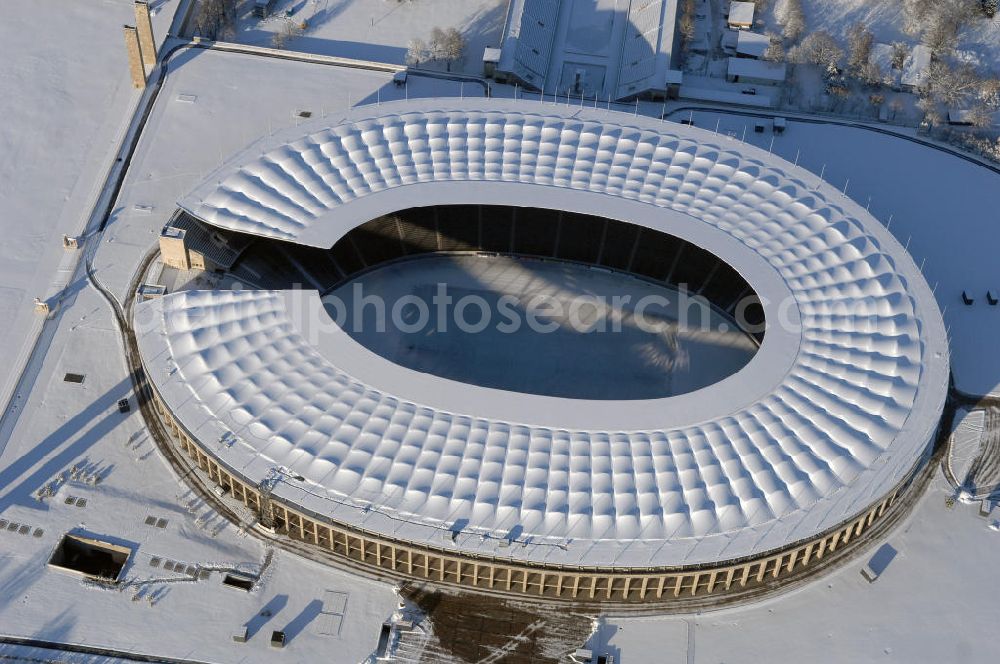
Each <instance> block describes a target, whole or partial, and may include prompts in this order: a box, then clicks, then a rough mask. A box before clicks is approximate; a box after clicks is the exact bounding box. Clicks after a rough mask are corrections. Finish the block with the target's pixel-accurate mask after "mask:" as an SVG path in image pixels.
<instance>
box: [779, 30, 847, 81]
mask: <svg viewBox="0 0 1000 664" xmlns="http://www.w3.org/2000/svg"><path fill="white" fill-rule="evenodd" d="M788 57H789V59H790V60H791V61H792V62H799V63H805V64H812V65H817V66H819V67H823V68H824V69H826V70H827V71H839V70H840V61H841V60H843V59H844V49H842V48H840V45H839V44H837V41H836V40H835V39H834V38H833V37H831V36H830V33H829V32H826V31H825V30H818V31H816V32H812V33H810V34H809V35H807V36H806V38H805V39H803V40H802V43H801V44H799V45H798V46H796V47H795V48H793V49H792V50H791V51H790V52H789V54H788Z"/></svg>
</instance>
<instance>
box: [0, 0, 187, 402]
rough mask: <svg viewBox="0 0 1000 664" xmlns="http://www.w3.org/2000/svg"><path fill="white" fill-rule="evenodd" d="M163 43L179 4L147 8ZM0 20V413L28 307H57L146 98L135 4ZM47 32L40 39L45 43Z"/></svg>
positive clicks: (57, 5)
mask: <svg viewBox="0 0 1000 664" xmlns="http://www.w3.org/2000/svg"><path fill="white" fill-rule="evenodd" d="M151 4H152V5H154V6H155V8H156V15H155V17H154V33H155V34H156V36H157V38H158V39H160V38H162V37H163V35H165V34H166V31H167V26H168V24H169V22H170V20H171V18H172V14H173V11H174V9H175V8H176V6H177V0H163V1H161V2H154V3H151ZM3 14H4V16H3V20H2V21H0V63H2V64H0V90H2V91H3V94H2V95H0V118H3V121H2V122H0V228H2V230H3V242H0V318H2V320H3V321H4V325H3V327H2V328H0V366H3V367H5V368H7V369H8V370H7V371H5V372H3V373H2V374H0V404H6V403H7V399H8V397H9V396H10V390H12V389H13V382H14V380H16V378H17V373H18V371H19V369H20V366H21V365H22V364H23V363H24V362H25V361H26V359H27V355H28V353H29V352H30V349H31V346H32V344H33V343H34V341H35V336H36V335H37V334H38V331H39V330H40V329H41V323H42V319H41V316H38V315H37V314H35V313H34V311H33V310H32V300H33V298H35V297H40V298H42V299H47V298H55V299H58V295H59V293H60V292H61V291H62V290H63V288H64V287H65V286H66V285H67V280H68V279H69V278H70V277H71V271H72V270H71V268H72V264H73V261H75V258H76V257H75V256H73V255H68V254H66V252H64V250H63V249H62V240H61V237H62V235H63V234H67V235H74V234H77V233H80V232H82V231H83V229H84V226H85V225H86V223H87V217H88V215H89V214H90V209H91V207H92V206H93V204H94V201H95V199H96V197H97V194H98V191H99V189H100V187H101V186H102V185H103V184H104V177H105V175H106V172H107V170H108V167H109V166H110V161H111V159H112V158H113V153H114V150H115V149H116V146H117V142H118V141H119V140H120V138H121V135H122V134H123V132H124V131H125V127H126V125H127V123H128V121H129V115H130V109H131V108H132V106H133V105H134V104H135V102H136V101H137V100H138V92H137V91H135V90H134V89H133V88H132V84H131V80H130V79H129V73H128V63H127V60H126V55H125V45H124V40H123V38H122V29H121V26H122V24H123V23H129V24H133V23H134V22H135V18H134V14H133V10H132V3H131V2H129V1H127V0H104V1H102V2H59V1H57V0H44V1H38V0H7V1H6V2H4V4H3ZM40 35H42V36H40Z"/></svg>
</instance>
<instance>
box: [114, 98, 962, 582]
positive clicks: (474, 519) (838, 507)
mask: <svg viewBox="0 0 1000 664" xmlns="http://www.w3.org/2000/svg"><path fill="white" fill-rule="evenodd" d="M160 247H161V252H162V260H163V263H164V265H168V266H169V265H174V266H178V267H179V268H181V269H190V268H193V267H198V268H202V269H206V270H208V271H209V272H212V273H214V274H215V275H216V277H217V279H218V283H219V285H220V287H218V288H215V289H212V290H193V289H185V288H179V287H174V288H172V289H169V290H172V291H173V292H170V293H169V294H167V295H164V296H162V297H157V298H152V299H148V300H146V301H144V302H141V303H140V304H139V305H138V306H137V307H136V309H135V314H134V319H135V320H134V327H135V334H136V341H137V344H138V347H139V351H140V354H141V358H142V362H143V366H144V369H145V372H146V375H147V377H148V381H149V385H150V388H151V391H152V395H153V402H154V404H155V406H156V409H157V412H158V414H159V416H160V417H161V418H162V420H163V421H164V422H165V423H166V424H167V425H168V426H169V428H170V430H171V431H172V433H173V435H174V436H175V438H176V442H177V444H178V446H179V447H180V448H181V449H183V450H184V452H186V453H187V454H188V455H189V456H190V457H191V458H192V459H194V460H196V461H197V463H198V465H199V466H200V467H201V469H202V470H203V471H204V472H205V473H206V474H207V475H208V477H210V478H211V480H212V481H213V482H215V483H216V484H218V485H219V487H220V491H224V492H225V493H226V494H228V495H229V496H230V498H231V499H234V500H237V501H240V502H242V503H243V504H244V505H245V506H246V507H248V508H250V509H251V510H253V511H254V512H255V513H257V514H258V515H259V519H260V523H261V524H262V525H263V526H265V527H267V528H271V529H274V530H275V531H278V532H281V533H283V534H286V535H287V536H289V537H292V538H295V539H298V540H302V541H305V542H309V543H311V544H313V545H315V546H317V547H321V548H323V549H325V550H327V551H330V552H333V553H334V554H337V555H338V556H341V557H342V558H344V559H345V560H347V561H351V562H353V563H355V564H359V565H362V566H365V567H367V568H370V569H371V570H372V571H373V572H375V573H380V574H388V575H391V576H395V577H399V578H403V579H406V578H410V579H419V580H424V581H429V582H433V583H441V584H447V585H452V586H457V587H465V588H470V589H478V590H486V591H494V592H509V593H521V594H526V595H532V596H535V597H545V598H552V599H561V600H601V601H619V602H632V601H649V600H655V599H658V598H704V597H714V596H720V597H721V596H725V595H726V594H727V593H734V592H737V591H743V590H745V589H747V588H753V587H754V586H755V585H762V584H769V583H770V584H775V583H781V582H782V580H784V579H788V578H792V577H794V576H796V575H800V574H801V573H802V572H803V571H809V570H811V569H814V568H816V569H818V568H820V567H821V565H822V562H823V561H824V559H825V558H829V557H830V556H832V555H833V554H834V553H835V552H837V551H842V550H844V549H846V548H847V547H849V546H851V545H852V544H855V543H857V542H859V541H863V539H864V535H865V534H866V533H867V532H869V531H870V530H871V529H872V528H873V526H874V525H875V524H877V523H879V522H880V520H883V519H885V518H886V515H887V514H889V513H890V512H891V511H892V509H893V507H894V506H896V505H898V504H899V503H900V502H901V497H902V496H904V495H905V494H906V492H907V490H908V489H911V488H912V487H913V485H914V482H913V481H914V478H915V477H916V475H917V473H918V472H919V471H920V470H921V469H922V468H923V467H925V466H926V464H927V462H928V459H929V456H930V453H931V451H932V448H933V444H934V441H935V438H936V433H937V428H938V424H939V420H940V416H941V413H942V409H943V407H944V402H945V398H946V395H947V384H948V374H949V360H948V352H947V345H946V343H947V340H946V334H945V329H944V324H943V322H942V318H941V313H940V311H939V310H938V308H937V304H936V302H935V300H934V298H933V295H932V293H931V290H930V288H929V287H928V286H927V283H926V282H925V280H924V279H923V276H922V275H921V273H920V270H919V269H918V268H917V266H916V265H915V264H914V262H913V261H912V259H911V258H910V256H909V255H908V254H907V252H906V250H905V249H904V248H903V247H902V246H900V245H899V243H898V242H896V241H895V239H894V238H893V237H892V236H891V235H890V234H889V233H888V231H887V230H886V229H885V228H884V227H883V226H882V225H881V224H880V223H879V222H878V221H877V220H876V219H874V218H873V217H872V216H871V215H870V214H869V213H868V212H867V211H866V210H865V209H864V208H862V207H860V206H859V205H857V204H856V203H854V202H852V201H851V200H850V199H848V198H847V197H846V196H844V195H842V194H841V193H840V192H839V191H837V190H836V189H834V188H833V187H831V186H830V185H828V184H827V183H825V182H823V181H822V180H820V179H818V178H817V177H816V176H815V175H813V174H811V173H809V172H807V171H805V170H803V169H800V168H798V167H796V166H793V165H791V164H789V163H787V162H785V161H783V160H781V159H779V158H777V157H775V156H773V155H771V154H769V153H768V152H766V151H763V150H760V149H757V148H754V147H752V146H749V145H747V144H745V143H743V142H741V141H738V140H735V139H733V138H731V137H729V136H721V135H717V134H713V133H712V132H708V131H704V130H701V129H698V128H694V127H689V126H683V125H677V124H674V123H668V122H660V121H657V120H653V119H649V118H642V117H634V116H631V115H627V114H621V113H616V112H610V111H604V110H598V109H587V108H580V107H575V106H566V105H556V104H553V105H549V104H538V103H528V102H523V101H521V102H518V101H512V100H501V99H466V100H454V99H451V100H443V99H433V100H421V101H409V102H405V103H394V104H381V105H378V106H367V107H359V108H356V109H354V110H352V111H350V112H348V113H346V114H344V115H342V116H339V117H336V118H331V117H327V118H323V119H317V120H315V121H311V123H307V124H301V125H299V126H297V127H292V128H289V129H286V130H283V131H281V132H276V133H275V134H273V135H270V136H266V137H262V138H261V139H259V140H258V141H257V142H255V143H253V144H252V145H250V146H249V147H248V148H246V150H244V151H243V152H241V153H239V154H237V155H235V156H234V157H232V158H231V159H230V160H229V161H228V162H226V163H225V164H224V165H223V166H221V167H220V168H219V169H218V170H217V171H216V172H214V173H212V174H210V175H209V176H208V177H206V178H205V180H204V181H203V182H202V184H200V185H199V186H198V187H197V188H195V190H194V191H192V192H191V193H190V194H189V195H187V196H186V197H184V198H183V199H182V200H181V201H179V208H178V210H177V212H176V213H175V215H174V217H173V219H172V220H171V223H170V225H169V227H168V228H166V229H164V233H163V236H162V237H161V243H160ZM442 281H443V282H446V283H448V284H450V285H452V286H453V287H454V288H456V289H457V291H458V292H459V293H465V294H468V293H473V292H475V293H480V294H482V293H486V294H490V295H489V297H499V296H500V295H509V296H513V297H514V298H515V300H516V301H518V302H523V301H524V298H526V297H528V296H530V295H533V294H536V293H538V292H546V293H556V294H557V297H565V298H566V301H569V300H570V299H572V298H573V297H577V296H579V295H580V294H581V293H586V294H594V293H604V292H609V293H610V292H613V291H616V289H617V290H623V291H627V292H629V293H633V294H636V295H639V294H647V295H648V294H652V293H661V294H664V297H665V299H667V300H671V299H676V297H677V296H678V294H680V293H682V292H683V293H691V294H693V295H694V296H695V297H696V298H698V299H699V302H702V303H704V305H705V306H704V307H703V308H702V309H701V311H702V312H703V314H702V319H700V320H699V321H698V323H699V324H698V326H697V327H698V328H699V329H698V331H697V333H689V332H688V331H686V330H685V329H684V327H683V326H679V325H675V326H674V327H673V328H672V330H673V332H672V333H671V334H670V335H667V336H668V337H669V338H668V339H666V340H664V339H663V338H662V335H659V336H657V335H653V336H654V337H655V338H651V337H650V336H649V335H646V336H643V333H642V332H637V331H631V332H629V333H628V335H626V336H624V337H614V338H612V339H611V340H608V338H607V337H597V338H588V339H584V340H580V339H577V336H579V335H574V334H573V333H572V332H566V333H562V332H559V333H557V334H555V335H552V340H541V339H540V337H541V336H543V335H538V334H533V333H532V332H531V331H527V332H523V333H520V332H519V333H518V334H514V335H508V336H507V337H502V336H499V335H489V334H487V335H486V336H482V335H479V334H468V335H464V336H463V335H460V334H448V335H437V336H436V337H434V336H433V335H416V334H396V335H395V336H392V335H390V336H388V337H387V336H386V335H380V334H372V333H371V332H370V331H369V330H368V329H367V328H368V327H370V326H367V325H361V326H358V327H359V328H360V330H361V331H360V332H358V331H357V330H354V331H352V330H350V329H348V328H349V326H347V325H341V324H334V323H332V322H331V321H332V317H333V306H332V305H331V302H332V301H333V300H334V299H335V298H336V296H337V295H338V294H339V293H345V292H346V290H345V289H349V288H351V287H352V285H354V284H359V283H360V284H366V285H368V286H369V287H370V288H372V289H373V290H374V291H375V292H379V293H383V294H387V293H395V294H396V295H398V296H399V297H404V296H406V297H411V298H416V300H421V299H422V298H424V299H426V298H425V296H426V295H427V293H428V289H429V288H430V286H431V285H432V284H434V283H440V282H442ZM234 283H239V284H240V285H242V286H243V287H242V288H238V289H237V288H232V287H231V285H232V284H234ZM297 285H298V286H304V287H305V289H306V290H303V289H302V288H296V287H295V286H297ZM394 289H395V290H394ZM413 301H414V300H412V299H411V302H413ZM489 301H492V300H489ZM618 313H619V314H621V315H623V316H624V317H625V318H629V316H631V315H634V314H635V313H636V312H635V311H632V310H628V311H624V313H622V312H621V311H619V312H618ZM678 313H679V312H678V311H676V310H671V309H670V308H669V307H666V308H664V309H663V311H661V312H660V313H659V315H660V317H661V318H662V319H664V320H668V321H673V320H674V319H675V318H676V317H677V315H678ZM339 322H340V321H339V320H338V323H339ZM612 336H613V335H608V337H612ZM417 337H420V338H417ZM431 337H433V338H431ZM614 339H618V340H617V341H616V340H614ZM609 344H610V345H609ZM636 348H638V350H636ZM567 358H568V359H567Z"/></svg>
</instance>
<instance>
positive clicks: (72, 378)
mask: <svg viewBox="0 0 1000 664" xmlns="http://www.w3.org/2000/svg"><path fill="white" fill-rule="evenodd" d="M85 378H86V376H85V375H83V374H78V373H68V374H66V375H65V376H63V380H64V381H65V382H67V383H82V382H83V380H84V379H85Z"/></svg>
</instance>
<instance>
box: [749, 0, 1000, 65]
mask: <svg viewBox="0 0 1000 664" xmlns="http://www.w3.org/2000/svg"><path fill="white" fill-rule="evenodd" d="M785 2H786V0H775V1H774V5H773V11H766V12H764V18H765V20H766V23H767V25H768V27H769V28H770V29H773V30H774V31H775V32H777V33H778V34H781V29H780V27H778V26H776V25H775V23H774V14H775V13H778V12H780V11H781V10H782V7H783V6H784V3H785ZM802 10H803V13H804V14H805V17H806V32H805V34H808V33H809V32H815V31H817V30H826V31H827V32H829V33H830V34H831V35H833V37H834V38H836V39H840V40H842V41H843V42H844V43H846V39H847V32H848V30H849V29H850V27H851V26H852V25H854V24H855V23H861V24H863V25H864V26H865V27H866V28H868V29H869V30H870V31H871V32H872V34H873V35H874V37H875V41H876V42H882V43H886V44H891V43H892V42H894V41H901V42H903V43H905V44H908V45H909V46H911V47H912V46H913V45H915V44H917V43H919V38H918V37H914V36H911V35H908V34H906V33H905V32H903V29H902V27H903V15H902V11H903V5H902V3H901V2H899V0H802ZM960 36H961V39H960V40H959V42H958V49H959V50H965V51H970V52H973V53H976V54H977V55H978V56H979V59H980V62H981V63H982V64H983V65H986V66H988V67H990V68H993V69H996V68H997V63H998V62H1000V15H998V16H997V17H996V18H994V19H992V20H991V19H988V18H986V17H985V16H977V17H976V18H975V19H974V20H973V21H972V22H971V23H970V24H969V26H968V28H967V29H966V30H965V31H964V32H963V33H961V35H960Z"/></svg>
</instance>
